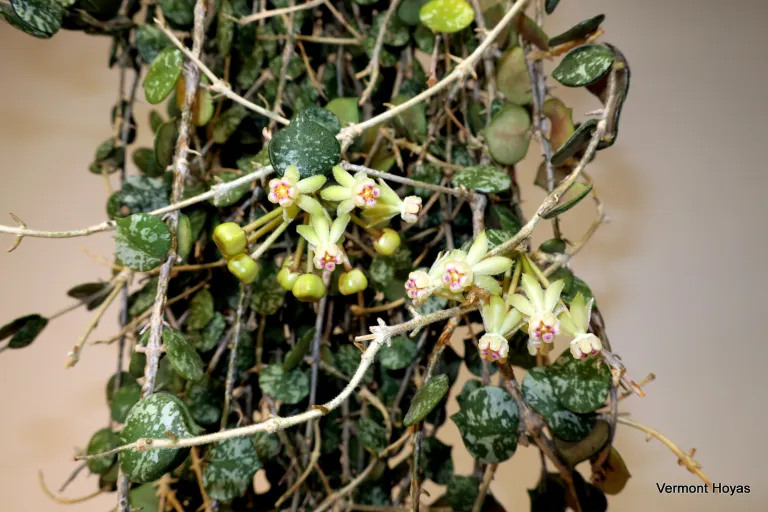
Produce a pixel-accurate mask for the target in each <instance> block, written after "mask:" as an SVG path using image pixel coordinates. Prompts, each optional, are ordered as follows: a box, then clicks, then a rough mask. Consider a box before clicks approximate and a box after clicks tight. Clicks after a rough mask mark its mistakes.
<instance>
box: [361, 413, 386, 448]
mask: <svg viewBox="0 0 768 512" xmlns="http://www.w3.org/2000/svg"><path fill="white" fill-rule="evenodd" d="M357 431H358V433H359V434H360V442H362V443H363V446H365V447H366V448H368V449H369V450H370V451H372V452H373V453H379V452H380V451H382V450H383V449H384V448H386V447H387V442H388V440H387V429H386V428H384V427H383V426H382V425H379V423H377V422H376V421H374V420H373V419H371V418H369V417H367V416H363V417H362V418H360V419H359V420H358V421H357Z"/></svg>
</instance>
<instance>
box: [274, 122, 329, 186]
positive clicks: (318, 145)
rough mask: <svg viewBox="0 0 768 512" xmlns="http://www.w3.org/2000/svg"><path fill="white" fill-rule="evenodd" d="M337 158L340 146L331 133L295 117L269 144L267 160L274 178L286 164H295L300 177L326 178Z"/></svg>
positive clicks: (280, 174) (281, 172)
mask: <svg viewBox="0 0 768 512" xmlns="http://www.w3.org/2000/svg"><path fill="white" fill-rule="evenodd" d="M340 159H341V145H340V144H339V141H338V140H337V139H336V137H335V136H334V134H333V133H332V132H330V131H328V130H327V129H326V128H324V127H323V126H321V125H319V124H317V123H316V122H314V121H313V120H311V119H309V118H308V117H306V118H305V117H298V118H297V119H296V120H294V121H293V122H292V123H291V124H289V125H288V126H287V127H285V128H283V129H282V130H280V131H278V132H277V134H275V136H274V137H273V138H272V140H271V141H270V143H269V160H270V162H271V163H272V166H273V167H274V169H275V172H276V173H277V175H278V176H282V175H283V173H284V172H285V169H286V168H287V167H288V166H289V165H295V166H296V167H297V168H298V169H299V174H300V176H301V177H302V178H308V177H310V176H316V175H318V174H322V175H325V176H328V175H329V174H330V172H331V169H332V168H333V166H334V165H336V164H338V163H339V160H340Z"/></svg>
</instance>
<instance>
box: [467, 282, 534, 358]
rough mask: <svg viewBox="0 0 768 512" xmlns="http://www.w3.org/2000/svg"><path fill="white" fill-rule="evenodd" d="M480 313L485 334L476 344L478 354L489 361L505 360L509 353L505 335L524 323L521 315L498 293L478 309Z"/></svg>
mask: <svg viewBox="0 0 768 512" xmlns="http://www.w3.org/2000/svg"><path fill="white" fill-rule="evenodd" d="M480 314H481V315H482V317H483V326H484V327H485V334H484V335H483V336H482V337H481V338H480V340H479V341H478V344H477V348H478V350H480V356H481V357H482V358H483V359H485V360H486V361H491V362H499V361H503V360H505V359H506V358H507V354H508V353H509V342H508V341H507V336H509V335H511V334H512V333H513V332H515V331H516V330H518V329H519V328H520V327H521V326H522V325H523V324H524V320H523V316H522V315H521V314H520V312H519V311H518V310H517V309H515V308H511V307H510V306H509V304H507V303H506V302H504V299H502V298H501V297H499V296H498V295H491V297H490V299H489V300H488V302H487V303H485V304H484V305H483V307H482V308H481V309H480Z"/></svg>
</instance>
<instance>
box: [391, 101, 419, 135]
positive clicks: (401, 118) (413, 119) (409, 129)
mask: <svg viewBox="0 0 768 512" xmlns="http://www.w3.org/2000/svg"><path fill="white" fill-rule="evenodd" d="M412 97H413V96H411V95H409V94H405V93H401V94H398V95H397V96H395V97H394V98H392V105H394V106H398V105H402V104H403V103H405V102H406V101H408V100H410V99H411V98H412ZM393 124H394V126H395V131H396V132H397V134H398V135H399V136H401V137H405V138H406V139H408V140H410V141H412V142H416V143H420V142H422V141H424V139H425V138H426V136H427V112H426V107H425V105H424V103H418V104H416V105H413V106H412V107H408V108H407V109H405V110H404V111H402V112H400V113H399V114H397V115H396V116H395V119H394V122H393Z"/></svg>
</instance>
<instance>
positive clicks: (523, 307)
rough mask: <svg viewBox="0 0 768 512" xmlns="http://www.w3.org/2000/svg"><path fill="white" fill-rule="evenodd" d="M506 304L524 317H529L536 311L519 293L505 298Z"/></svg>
mask: <svg viewBox="0 0 768 512" xmlns="http://www.w3.org/2000/svg"><path fill="white" fill-rule="evenodd" d="M507 302H508V303H509V305H510V306H512V307H513V308H515V309H516V310H518V311H519V312H521V313H522V314H524V315H525V316H531V315H533V314H534V313H535V312H536V310H535V309H534V307H533V304H531V301H529V300H528V299H526V298H525V297H523V296H522V295H520V294H519V293H515V294H514V295H509V296H507Z"/></svg>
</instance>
